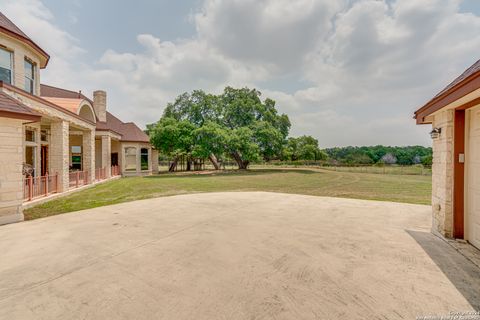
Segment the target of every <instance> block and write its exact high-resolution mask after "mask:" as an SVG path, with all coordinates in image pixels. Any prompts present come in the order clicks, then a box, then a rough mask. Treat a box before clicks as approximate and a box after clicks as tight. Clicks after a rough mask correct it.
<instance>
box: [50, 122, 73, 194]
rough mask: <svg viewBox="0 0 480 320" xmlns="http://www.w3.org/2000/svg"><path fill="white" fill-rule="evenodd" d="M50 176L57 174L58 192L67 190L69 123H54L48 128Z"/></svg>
mask: <svg viewBox="0 0 480 320" xmlns="http://www.w3.org/2000/svg"><path fill="white" fill-rule="evenodd" d="M50 130H51V142H50V168H51V172H50V174H55V173H58V192H64V191H66V190H68V184H69V176H68V171H69V163H70V162H69V159H68V158H69V148H70V141H69V137H68V134H69V123H68V122H67V121H55V122H52V124H51V126H50Z"/></svg>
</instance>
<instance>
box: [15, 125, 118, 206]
mask: <svg viewBox="0 0 480 320" xmlns="http://www.w3.org/2000/svg"><path fill="white" fill-rule="evenodd" d="M102 142H103V141H102ZM105 142H107V141H105ZM108 143H110V141H108ZM102 147H103V146H102ZM95 149H96V143H95V128H87V127H83V126H79V125H77V124H74V123H71V122H68V121H62V120H56V119H51V118H49V117H42V119H41V121H40V122H36V123H30V124H28V125H25V128H24V170H23V171H24V172H23V173H24V178H23V201H24V202H29V201H32V200H35V199H38V198H42V197H43V198H44V197H48V196H50V195H52V194H57V193H64V192H68V191H70V190H72V189H78V188H80V187H83V186H86V185H90V184H94V183H96V182H99V181H102V180H106V179H110V178H111V177H115V176H118V175H119V174H120V170H119V167H118V165H111V164H110V163H108V162H105V161H102V159H100V161H98V162H96V161H95V160H96V159H95V157H96V152H95V151H96V150H95ZM103 149H106V150H108V149H110V148H107V146H105V147H104V148H101V149H100V157H102V152H103V151H104V150H103Z"/></svg>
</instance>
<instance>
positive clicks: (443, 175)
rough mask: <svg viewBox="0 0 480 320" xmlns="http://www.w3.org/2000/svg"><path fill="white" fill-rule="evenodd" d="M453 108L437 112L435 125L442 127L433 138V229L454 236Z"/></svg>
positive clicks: (447, 235) (446, 235) (444, 234)
mask: <svg viewBox="0 0 480 320" xmlns="http://www.w3.org/2000/svg"><path fill="white" fill-rule="evenodd" d="M453 114H454V111H453V110H446V111H443V112H440V113H439V114H436V115H435V116H434V120H433V127H437V128H442V133H441V134H440V136H439V137H438V138H436V139H434V140H433V146H432V147H433V163H432V171H433V175H432V186H433V187H432V209H433V226H432V229H433V230H432V231H433V232H435V233H437V232H438V233H440V234H442V235H443V236H445V237H452V236H453V163H454V159H453V157H454V153H453Z"/></svg>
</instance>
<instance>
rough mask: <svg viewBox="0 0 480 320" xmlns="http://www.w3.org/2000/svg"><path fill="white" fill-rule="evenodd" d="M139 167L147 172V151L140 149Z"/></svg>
mask: <svg viewBox="0 0 480 320" xmlns="http://www.w3.org/2000/svg"><path fill="white" fill-rule="evenodd" d="M140 167H141V169H142V170H148V149H147V148H142V149H140Z"/></svg>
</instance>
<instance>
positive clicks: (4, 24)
mask: <svg viewBox="0 0 480 320" xmlns="http://www.w3.org/2000/svg"><path fill="white" fill-rule="evenodd" d="M0 27H1V28H4V29H6V30H9V31H11V32H13V33H15V34H16V35H18V36H20V37H22V38H25V39H30V38H29V37H28V36H27V35H26V34H25V33H24V32H23V31H22V30H20V28H19V27H17V26H16V25H15V23H13V22H12V20H10V19H8V18H7V17H6V16H5V15H4V14H3V13H1V12H0ZM30 40H31V39H30Z"/></svg>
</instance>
